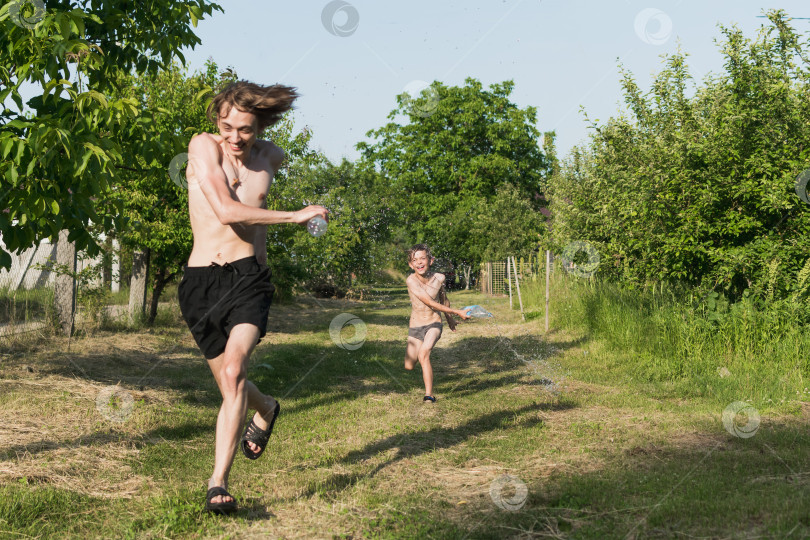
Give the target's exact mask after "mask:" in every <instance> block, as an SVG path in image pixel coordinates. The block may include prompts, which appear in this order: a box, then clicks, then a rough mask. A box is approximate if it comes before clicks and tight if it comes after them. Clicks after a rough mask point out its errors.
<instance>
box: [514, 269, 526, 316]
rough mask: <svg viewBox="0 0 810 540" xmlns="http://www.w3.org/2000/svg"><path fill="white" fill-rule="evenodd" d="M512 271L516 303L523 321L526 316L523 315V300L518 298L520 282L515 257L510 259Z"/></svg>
mask: <svg viewBox="0 0 810 540" xmlns="http://www.w3.org/2000/svg"><path fill="white" fill-rule="evenodd" d="M512 269H513V270H514V272H515V288H517V293H518V302H520V316H521V318H522V319H523V320H524V321H525V320H526V315H524V314H523V298H521V296H520V280H519V279H518V275H517V264H515V257H512Z"/></svg>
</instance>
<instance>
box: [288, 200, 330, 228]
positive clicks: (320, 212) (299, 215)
mask: <svg viewBox="0 0 810 540" xmlns="http://www.w3.org/2000/svg"><path fill="white" fill-rule="evenodd" d="M293 213H294V214H295V217H294V218H293V220H294V222H295V223H298V224H299V225H304V224H306V222H307V221H309V220H310V219H312V218H314V217H322V218H323V219H324V220H326V221H329V210H327V209H326V208H324V207H323V206H320V205H317V204H311V205H309V206H307V207H306V208H302V209H301V210H298V211H297V212H293Z"/></svg>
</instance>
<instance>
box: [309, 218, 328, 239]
mask: <svg viewBox="0 0 810 540" xmlns="http://www.w3.org/2000/svg"><path fill="white" fill-rule="evenodd" d="M307 230H308V231H309V234H311V235H312V236H315V237H318V236H323V235H324V234H326V220H325V219H323V218H322V217H320V216H315V217H314V218H312V219H310V220H309V221H307Z"/></svg>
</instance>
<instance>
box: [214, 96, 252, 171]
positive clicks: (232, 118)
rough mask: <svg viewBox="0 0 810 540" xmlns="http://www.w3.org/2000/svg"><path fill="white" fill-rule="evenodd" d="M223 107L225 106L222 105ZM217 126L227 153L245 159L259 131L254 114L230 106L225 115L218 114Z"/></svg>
mask: <svg viewBox="0 0 810 540" xmlns="http://www.w3.org/2000/svg"><path fill="white" fill-rule="evenodd" d="M224 109H225V106H223V107H222V110H224ZM217 127H219V134H220V135H222V136H223V137H224V138H225V141H226V143H227V144H226V146H225V147H226V148H227V149H228V153H230V154H231V155H232V156H234V157H236V158H240V159H246V158H247V157H248V156H249V155H250V149H251V148H252V147H253V143H255V142H256V137H257V136H258V131H259V121H258V119H257V118H256V115H254V114H251V113H248V112H244V111H240V110H239V109H237V108H236V107H231V110H230V111H228V114H227V115H225V116H222V115H221V114H220V116H219V117H218V119H217Z"/></svg>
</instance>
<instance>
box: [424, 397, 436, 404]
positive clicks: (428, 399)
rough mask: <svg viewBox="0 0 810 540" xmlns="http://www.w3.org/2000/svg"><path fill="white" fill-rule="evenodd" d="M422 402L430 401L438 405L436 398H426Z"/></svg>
mask: <svg viewBox="0 0 810 540" xmlns="http://www.w3.org/2000/svg"><path fill="white" fill-rule="evenodd" d="M422 401H429V402H431V403H436V398H435V397H433V396H425V397H423V398H422Z"/></svg>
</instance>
